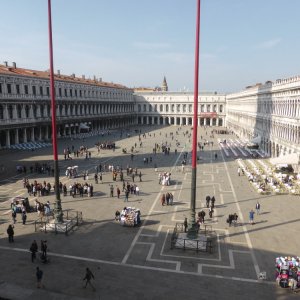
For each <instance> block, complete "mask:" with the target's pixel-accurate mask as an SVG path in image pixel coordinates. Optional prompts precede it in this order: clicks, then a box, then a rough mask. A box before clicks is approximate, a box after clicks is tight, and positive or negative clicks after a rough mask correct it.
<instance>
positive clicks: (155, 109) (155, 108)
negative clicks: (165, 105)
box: [154, 104, 157, 112]
mask: <svg viewBox="0 0 300 300" xmlns="http://www.w3.org/2000/svg"><path fill="white" fill-rule="evenodd" d="M154 111H155V112H156V111H157V104H155V105H154Z"/></svg>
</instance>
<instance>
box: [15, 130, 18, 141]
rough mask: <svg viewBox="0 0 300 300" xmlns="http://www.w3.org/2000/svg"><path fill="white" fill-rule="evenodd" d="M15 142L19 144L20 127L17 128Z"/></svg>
mask: <svg viewBox="0 0 300 300" xmlns="http://www.w3.org/2000/svg"><path fill="white" fill-rule="evenodd" d="M15 144H19V129H18V128H17V129H15Z"/></svg>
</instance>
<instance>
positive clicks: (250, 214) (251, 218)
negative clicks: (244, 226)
mask: <svg viewBox="0 0 300 300" xmlns="http://www.w3.org/2000/svg"><path fill="white" fill-rule="evenodd" d="M254 214H255V212H254V211H253V209H251V211H250V212H249V222H250V224H251V225H253V224H254Z"/></svg>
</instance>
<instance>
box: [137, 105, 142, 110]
mask: <svg viewBox="0 0 300 300" xmlns="http://www.w3.org/2000/svg"><path fill="white" fill-rule="evenodd" d="M141 110H142V108H141V104H138V112H141Z"/></svg>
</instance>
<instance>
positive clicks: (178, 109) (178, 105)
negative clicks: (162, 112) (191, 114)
mask: <svg viewBox="0 0 300 300" xmlns="http://www.w3.org/2000/svg"><path fill="white" fill-rule="evenodd" d="M177 112H180V104H177Z"/></svg>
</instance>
